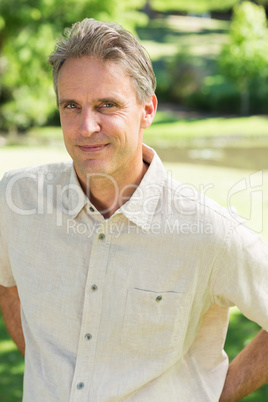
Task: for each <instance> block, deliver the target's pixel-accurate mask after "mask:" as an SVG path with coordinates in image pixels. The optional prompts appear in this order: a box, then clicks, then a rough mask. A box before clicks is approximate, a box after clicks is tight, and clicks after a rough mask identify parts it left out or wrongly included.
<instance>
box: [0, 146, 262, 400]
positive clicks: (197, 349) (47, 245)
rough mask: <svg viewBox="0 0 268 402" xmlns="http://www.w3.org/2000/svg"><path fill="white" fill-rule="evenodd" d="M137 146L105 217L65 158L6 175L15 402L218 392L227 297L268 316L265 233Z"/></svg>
mask: <svg viewBox="0 0 268 402" xmlns="http://www.w3.org/2000/svg"><path fill="white" fill-rule="evenodd" d="M143 158H144V160H145V161H146V162H147V163H148V164H149V168H148V169H147V172H146V174H145V175H144V177H143V179H142V181H141V183H140V185H139V186H138V188H137V189H136V190H135V191H134V193H133V195H132V197H131V198H130V199H129V200H128V201H127V202H126V203H125V204H124V205H123V206H122V207H121V208H119V209H118V210H117V211H116V212H115V213H114V214H113V215H112V216H111V217H110V218H109V219H107V220H105V219H104V218H103V216H102V215H101V214H100V212H99V211H97V210H96V208H95V207H94V205H92V204H91V202H90V199H89V198H88V197H87V195H86V194H85V193H84V192H83V190H82V188H81V186H80V183H79V180H78V178H77V175H76V173H75V169H74V166H73V164H72V162H67V163H60V164H53V165H43V166H37V167H33V168H27V169H23V170H17V171H13V172H9V173H7V174H6V175H5V176H4V178H3V179H2V180H1V181H0V208H1V216H0V284H1V285H3V286H13V285H15V284H17V286H18V291H19V295H20V299H21V308H22V325H23V330H24V335H25V340H26V356H25V374H24V395H23V402H32V401H34V402H43V401H45V402H56V401H57V400H61V401H62V402H63V401H64V402H65V401H69V402H95V401H99V402H115V401H122V402H151V401H153V402H162V401H163V400H168V402H189V401H198V402H217V401H218V400H219V396H220V394H221V390H222V387H223V385H224V381H225V376H226V373H227V370H228V358H227V356H226V353H225V352H224V350H223V347H224V340H225V337H226V331H227V327H228V307H229V306H230V301H231V300H235V302H236V305H237V306H238V308H240V309H242V310H243V312H244V313H245V314H247V315H248V316H249V318H250V319H254V321H256V322H257V323H258V324H259V325H261V326H263V328H265V329H266V330H267V329H268V328H267V311H268V306H267V300H268V298H267V291H266V290H265V289H267V288H268V285H267V284H266V281H267V279H268V275H267V272H268V266H267V264H268V263H267V261H268V248H267V246H266V245H264V244H263V243H262V242H261V240H260V239H259V238H258V237H256V236H255V235H254V234H253V233H252V232H251V231H249V230H245V229H244V227H243V226H242V225H240V221H239V219H238V218H237V217H236V216H235V215H232V213H230V211H226V209H224V208H222V207H220V206H218V204H216V203H215V202H214V201H212V200H209V199H208V198H206V197H204V196H201V195H200V194H198V193H194V194H192V197H191V196H189V191H190V190H191V189H188V188H186V186H184V185H182V184H181V183H180V182H177V181H175V180H173V179H172V180H169V176H168V174H167V172H166V171H165V169H164V167H163V165H162V163H161V161H160V159H159V157H158V155H157V154H156V153H155V152H154V151H153V150H152V149H150V148H149V147H147V146H145V145H144V146H143ZM39 180H40V181H39ZM10 183H13V184H12V185H13V187H12V191H9V193H8V192H7V191H6V189H7V188H8V186H10ZM9 190H10V189H9ZM8 194H9V195H8ZM34 211H35V212H34ZM22 234H23V235H22ZM241 244H243V245H245V244H250V245H251V246H250V247H241ZM249 261H250V262H251V263H252V266H251V264H249ZM252 278H254V280H252ZM264 282H265V283H264ZM256 306H258V307H257V308H256ZM41 351H42V353H41ZM40 361H42V367H40ZM63 379H64V381H63ZM52 395H55V397H53V396H52Z"/></svg>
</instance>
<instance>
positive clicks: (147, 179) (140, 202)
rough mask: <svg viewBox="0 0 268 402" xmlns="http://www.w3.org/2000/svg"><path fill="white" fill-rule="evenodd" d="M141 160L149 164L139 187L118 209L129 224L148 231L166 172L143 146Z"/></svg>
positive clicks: (150, 151)
mask: <svg viewBox="0 0 268 402" xmlns="http://www.w3.org/2000/svg"><path fill="white" fill-rule="evenodd" d="M142 151H143V160H144V162H146V163H148V164H149V168H148V170H147V172H146V173H145V175H144V177H143V179H142V181H141V182H140V184H139V186H138V187H137V189H136V190H135V192H134V193H133V195H132V196H131V198H130V199H129V200H128V201H127V202H126V203H125V204H124V205H122V207H121V208H120V210H119V212H122V213H123V214H124V215H125V216H126V217H127V218H128V219H129V220H130V221H131V222H133V223H135V224H136V225H138V226H140V227H141V228H142V229H143V230H144V231H148V230H149V229H150V226H151V221H152V219H153V216H154V214H155V211H156V208H157V205H158V202H159V200H160V196H161V194H162V191H163V186H164V183H165V180H166V175H167V174H166V171H165V169H164V167H163V164H162V162H161V160H160V158H159V156H158V155H157V153H156V152H155V151H154V150H153V149H152V148H150V147H148V146H147V145H145V144H143V149H142Z"/></svg>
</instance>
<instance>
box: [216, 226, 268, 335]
mask: <svg viewBox="0 0 268 402" xmlns="http://www.w3.org/2000/svg"><path fill="white" fill-rule="evenodd" d="M213 298H214V301H215V303H216V304H218V305H220V306H223V307H226V306H229V307H230V306H233V305H235V306H237V307H238V308H239V310H240V311H241V312H242V313H243V314H244V315H245V316H246V317H247V318H248V319H250V320H252V321H255V322H257V323H258V324H259V325H260V326H261V327H262V328H264V329H265V330H268V245H267V244H266V243H265V242H264V241H263V240H262V238H261V236H260V235H258V234H255V233H254V232H253V231H252V230H250V229H248V228H247V227H245V226H244V225H241V224H240V225H237V226H235V227H234V228H233V230H232V233H231V235H230V237H229V238H228V241H227V245H226V249H225V252H224V254H223V256H222V258H221V261H220V262H219V263H218V266H217V269H216V275H215V282H214V286H213Z"/></svg>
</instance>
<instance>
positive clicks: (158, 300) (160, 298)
mask: <svg viewBox="0 0 268 402" xmlns="http://www.w3.org/2000/svg"><path fill="white" fill-rule="evenodd" d="M155 300H156V301H157V302H158V303H159V302H160V301H161V300H162V296H161V295H159V296H157V298H156V299H155Z"/></svg>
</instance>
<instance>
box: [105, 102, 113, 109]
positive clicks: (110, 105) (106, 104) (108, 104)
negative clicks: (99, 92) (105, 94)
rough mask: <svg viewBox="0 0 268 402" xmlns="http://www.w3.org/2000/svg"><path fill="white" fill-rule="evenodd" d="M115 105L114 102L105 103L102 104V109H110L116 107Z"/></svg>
mask: <svg viewBox="0 0 268 402" xmlns="http://www.w3.org/2000/svg"><path fill="white" fill-rule="evenodd" d="M114 106H115V104H114V103H112V102H105V103H103V104H102V107H104V108H105V109H110V108H111V107H114Z"/></svg>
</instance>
